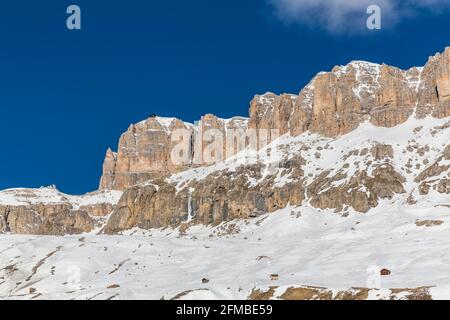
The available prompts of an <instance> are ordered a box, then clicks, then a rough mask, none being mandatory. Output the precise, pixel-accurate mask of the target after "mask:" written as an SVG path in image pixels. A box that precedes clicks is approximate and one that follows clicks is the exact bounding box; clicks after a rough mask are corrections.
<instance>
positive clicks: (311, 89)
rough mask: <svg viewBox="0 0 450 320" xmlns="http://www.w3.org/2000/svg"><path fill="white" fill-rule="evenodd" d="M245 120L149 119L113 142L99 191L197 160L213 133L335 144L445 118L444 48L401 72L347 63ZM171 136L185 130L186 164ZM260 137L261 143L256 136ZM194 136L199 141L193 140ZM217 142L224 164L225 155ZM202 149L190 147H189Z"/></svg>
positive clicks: (448, 95) (266, 98)
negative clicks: (363, 128)
mask: <svg viewBox="0 0 450 320" xmlns="http://www.w3.org/2000/svg"><path fill="white" fill-rule="evenodd" d="M249 113H250V115H249V119H248V121H247V119H245V118H234V119H231V120H224V119H219V118H217V117H216V116H214V115H206V116H204V117H202V119H201V120H200V121H199V123H198V124H196V125H192V124H188V123H184V122H182V121H180V120H178V119H174V118H159V117H153V118H150V119H148V120H146V121H143V122H141V123H138V124H137V125H132V126H130V128H129V129H128V131H127V132H126V133H124V134H123V135H122V137H121V138H120V141H119V148H118V150H119V151H118V152H117V153H114V152H112V151H111V150H108V152H107V154H106V157H105V161H104V168H103V176H102V179H101V183H100V189H117V190H124V189H126V188H128V187H130V186H133V185H136V184H138V183H141V182H144V181H147V180H150V179H155V178H161V177H165V176H169V175H170V174H173V173H176V172H180V171H182V170H185V169H187V168H190V167H193V166H195V165H196V164H197V165H199V164H200V165H205V164H209V163H208V162H207V161H204V160H205V159H203V158H204V155H203V152H204V149H205V147H206V146H207V145H208V144H209V143H210V142H211V140H212V139H211V137H206V136H205V132H207V131H208V130H209V129H215V130H218V131H219V132H221V133H223V134H224V136H225V137H226V136H227V135H226V133H227V131H228V130H230V129H236V128H239V129H242V130H245V131H248V130H256V131H257V140H258V141H257V142H256V145H257V146H258V147H259V148H261V147H264V146H265V145H266V144H267V143H270V142H272V141H274V140H276V138H278V137H279V136H282V135H284V134H286V133H289V134H291V135H292V136H298V135H300V134H302V133H304V132H306V131H309V132H312V133H318V134H321V135H323V136H326V137H337V136H340V135H343V134H346V133H349V132H351V131H353V130H354V129H356V128H357V127H358V126H359V125H360V124H361V123H362V122H364V121H366V120H368V121H370V122H371V123H372V124H374V125H375V126H379V127H387V128H390V127H394V126H396V125H399V124H401V123H404V122H405V121H406V120H407V119H408V118H409V117H410V116H412V115H413V113H415V116H416V117H417V118H424V117H426V116H429V115H432V116H433V117H436V118H445V117H448V116H450V48H447V49H446V50H445V52H444V53H442V54H437V55H436V56H434V57H431V58H430V59H429V61H428V62H427V64H426V65H425V67H423V68H412V69H409V70H406V71H403V70H400V69H398V68H395V67H391V66H387V65H377V64H373V63H368V62H363V61H354V62H351V63H350V64H348V65H346V66H338V67H335V68H334V69H333V70H332V71H331V72H322V73H319V74H318V75H317V76H316V77H315V78H314V79H313V80H311V82H310V83H309V84H308V85H307V86H306V87H305V88H304V89H303V90H302V91H301V92H300V93H299V94H298V95H292V94H283V95H280V96H278V95H275V94H272V93H267V94H264V95H262V96H256V97H255V98H254V99H253V100H252V102H251V103H250V111H249ZM177 129H187V130H190V135H189V136H188V137H187V138H186V139H189V140H191V145H192V149H191V150H190V151H189V152H190V154H189V155H188V158H189V161H187V162H186V163H184V165H176V164H173V163H172V161H171V151H172V150H173V146H174V144H175V143H176V142H178V141H179V140H180V139H179V137H174V136H173V133H174V131H176V130H177ZM263 130H267V132H264V136H263V134H262V133H261V132H262V131H263ZM199 132H200V134H199ZM226 140H227V139H226V138H224V141H225V142H224V143H223V153H222V156H223V158H224V159H226V158H227V157H229V156H230V155H234V154H235V152H233V153H227V152H226V151H227V146H226ZM199 144H200V145H202V147H200V148H194V146H195V145H199Z"/></svg>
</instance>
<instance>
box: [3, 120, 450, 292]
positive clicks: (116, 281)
mask: <svg viewBox="0 0 450 320" xmlns="http://www.w3.org/2000/svg"><path fill="white" fill-rule="evenodd" d="M449 120H450V118H446V119H433V118H426V119H421V120H419V119H416V118H414V117H411V118H410V119H409V120H408V121H407V122H405V123H403V124H401V125H399V126H396V127H394V128H380V127H375V126H373V125H371V124H370V123H368V122H367V123H363V124H361V125H360V127H359V128H358V129H356V130H354V131H353V132H351V133H349V134H347V135H344V136H342V137H339V138H335V139H332V138H324V137H321V136H318V135H315V134H310V133H304V134H302V135H300V136H298V137H289V136H283V137H281V138H280V139H279V140H278V141H276V142H275V143H274V144H272V145H270V146H268V147H267V148H265V149H263V150H261V151H260V152H245V151H243V152H242V153H240V154H238V155H236V156H234V157H233V158H230V159H227V160H226V161H224V162H222V163H218V164H215V165H212V166H209V167H204V168H197V169H192V170H187V171H185V172H181V173H178V174H175V175H173V176H172V177H171V178H170V179H169V181H170V182H175V183H177V185H178V188H179V189H181V188H184V187H187V184H188V183H189V182H190V181H192V180H200V179H202V178H204V177H206V176H207V175H209V174H211V173H215V172H221V171H230V172H233V171H235V170H236V168H238V166H239V165H242V164H243V163H244V164H245V163H256V162H260V163H263V164H265V165H266V167H267V168H266V169H267V170H266V171H265V174H274V173H275V174H277V177H278V180H277V181H276V183H277V186H280V185H283V184H284V183H287V182H289V177H288V176H282V175H281V174H280V172H282V170H283V169H281V168H275V169H273V168H272V169H271V170H269V169H270V167H271V166H270V164H274V163H275V164H276V163H277V161H279V160H280V159H290V158H292V157H294V156H296V155H298V154H301V155H302V157H303V158H304V159H305V160H306V161H307V164H306V165H305V166H303V167H302V169H303V170H304V171H305V174H304V176H305V177H308V179H309V180H308V181H306V182H305V183H310V182H312V181H313V179H314V176H315V175H316V174H317V173H318V172H323V171H324V170H330V175H334V174H336V173H337V172H342V170H345V172H346V173H347V176H349V177H351V176H352V174H353V173H355V172H358V171H362V170H366V171H367V172H368V173H369V174H370V173H371V170H372V168H373V166H372V165H373V164H372V165H369V164H368V162H367V161H372V162H374V161H375V160H374V159H373V158H370V157H371V155H370V152H369V153H368V154H367V155H366V156H361V155H352V156H351V157H350V158H347V159H346V160H344V157H345V156H346V155H348V154H349V153H350V152H351V151H352V150H356V149H358V150H362V149H363V148H369V149H370V148H371V147H372V146H373V145H374V144H375V143H384V144H390V145H392V146H393V149H394V158H393V159H391V160H389V164H390V165H392V166H393V167H394V168H395V170H396V171H397V172H399V173H401V174H402V175H403V176H404V177H405V178H406V183H405V184H404V188H405V190H406V193H405V194H401V195H396V196H395V197H394V198H392V199H390V200H387V199H385V200H380V203H379V205H378V207H376V208H374V209H372V210H370V211H369V212H368V213H365V214H360V213H357V212H354V211H352V210H351V209H350V210H349V212H348V216H343V215H339V214H336V213H335V212H333V211H332V210H319V209H314V208H312V207H311V206H310V204H309V203H307V202H305V203H304V204H303V205H302V206H301V207H287V208H285V209H283V210H280V211H277V212H275V213H271V214H265V215H263V216H260V217H258V218H254V219H249V220H241V221H234V222H229V223H226V224H222V225H220V226H218V227H207V226H196V227H191V228H190V229H188V230H187V232H185V233H180V232H179V230H173V229H164V230H150V231H144V230H138V229H134V230H130V231H128V232H126V233H124V234H123V235H117V236H106V235H97V234H95V233H91V234H85V235H80V236H65V237H50V236H24V235H8V234H7V235H0V299H32V298H33V299H81V300H82V299H161V298H164V299H171V298H173V297H175V296H177V295H179V294H181V293H184V294H183V295H182V297H181V298H183V299H190V298H191V299H246V298H247V297H248V296H249V294H250V293H251V291H252V290H253V289H254V288H260V289H267V288H269V287H270V286H277V287H279V288H278V289H277V292H280V293H282V292H283V290H285V289H287V288H288V287H290V286H294V287H296V286H298V287H299V286H318V287H325V288H330V289H332V290H334V291H338V290H347V289H349V288H352V287H369V288H370V287H371V285H373V283H374V282H373V278H374V273H373V270H381V269H382V268H387V269H389V270H391V272H392V273H391V275H390V276H386V277H381V278H380V279H378V280H379V281H380V283H379V288H378V289H380V290H381V291H379V292H383V289H386V290H387V289H395V288H418V287H431V289H430V293H431V294H432V296H433V298H435V299H450V277H449V275H448V271H449V270H450V238H449V232H450V197H449V196H448V195H447V194H440V193H438V192H436V191H435V190H430V193H429V194H428V195H427V196H421V195H420V194H419V192H418V190H417V189H416V188H417V183H414V178H415V177H416V176H417V175H418V173H420V172H421V171H423V170H424V169H426V168H427V167H428V166H431V165H433V163H435V162H436V161H437V160H438V159H439V157H440V156H441V154H442V151H443V150H444V147H445V146H446V145H448V144H449V138H450V127H449V126H445V124H447V123H448V122H449ZM302 146H308V147H309V149H308V150H306V149H304V148H302ZM426 146H428V149H429V151H427V152H426V153H424V154H423V155H421V154H420V153H419V152H417V150H418V149H419V148H422V147H426ZM316 153H319V154H320V157H319V158H317V157H316V155H315V154H316ZM366 160H367V161H366ZM425 160H428V162H425ZM344 161H345V163H349V164H350V165H349V166H348V167H346V168H344V167H343V166H342V164H343V163H344ZM407 163H409V164H410V166H409V167H406V164H407ZM424 163H428V164H426V165H425V164H424ZM444 164H448V161H445V160H444V161H441V165H444ZM418 165H420V167H418ZM273 170H275V171H273ZM277 170H278V171H277ZM310 174H311V176H310ZM445 175H447V176H448V171H447V172H446V173H444V174H443V175H441V178H442V177H444V176H445ZM254 180H255V181H253V180H252V181H250V183H251V184H253V185H257V184H258V183H260V181H257V180H256V179H254ZM336 183H337V184H341V183H345V179H343V180H342V181H337V182H336ZM14 190H15V191H11V190H6V191H3V192H0V204H2V203H3V204H4V203H9V204H11V205H13V204H16V205H17V204H18V203H19V204H22V203H29V202H30V201H36V200H33V199H34V198H33V197H32V198H29V197H28V196H23V195H22V191H23V193H26V192H25V191H24V190H26V189H14ZM21 190H22V191H21ZM33 194H35V195H36V199H39V201H44V202H58V201H61V197H69V199H76V200H73V201H74V202H76V201H78V202H76V203H81V202H82V201H81V199H80V198H78V197H75V198H70V196H67V195H63V194H61V193H59V192H57V191H56V190H54V189H49V188H44V189H37V190H34V191H33ZM107 194H108V193H106V194H105V195H103V196H102V197H101V198H103V197H104V198H108V197H110V196H111V197H112V198H113V197H114V196H113V195H114V194H110V195H108V196H107ZM410 195H413V196H414V198H415V199H416V200H417V203H416V204H414V205H412V204H408V202H407V198H408V197H409V196H410ZM99 197H100V196H99V195H94V196H93V199H94V200H91V199H90V198H89V197H86V198H83V199H84V200H85V201H94V202H95V201H99V200H98V198H99ZM423 221H435V222H439V223H438V224H436V225H433V226H429V227H426V226H418V222H423ZM419 225H420V224H419ZM226 230H235V231H236V232H231V233H230V232H226ZM271 274H278V275H279V280H275V281H272V280H271V279H270V275H271ZM203 278H207V279H209V282H208V283H202V279H203ZM108 287H109V288H108ZM30 288H33V289H34V290H35V291H33V290H32V291H33V293H30V292H31V291H30ZM369 297H370V298H374V299H375V298H377V296H376V295H372V294H371V295H370V296H369Z"/></svg>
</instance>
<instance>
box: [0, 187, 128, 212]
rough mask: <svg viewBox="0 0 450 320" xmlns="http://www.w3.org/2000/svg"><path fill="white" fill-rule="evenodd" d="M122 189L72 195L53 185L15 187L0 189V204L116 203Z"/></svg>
mask: <svg viewBox="0 0 450 320" xmlns="http://www.w3.org/2000/svg"><path fill="white" fill-rule="evenodd" d="M121 196H122V191H112V190H101V191H96V192H91V193H87V194H85V195H81V196H72V195H68V194H64V193H62V192H60V191H58V190H57V189H56V188H55V187H42V188H38V189H27V188H16V189H7V190H3V191H0V206H26V205H34V204H60V203H70V204H72V206H73V207H74V208H79V207H82V206H88V205H95V204H102V203H110V204H116V203H117V202H118V201H119V199H120V197H121Z"/></svg>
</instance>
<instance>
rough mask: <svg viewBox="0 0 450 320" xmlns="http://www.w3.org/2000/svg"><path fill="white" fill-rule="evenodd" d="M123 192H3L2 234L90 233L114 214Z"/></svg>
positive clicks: (0, 198) (0, 208)
mask: <svg viewBox="0 0 450 320" xmlns="http://www.w3.org/2000/svg"><path fill="white" fill-rule="evenodd" d="M121 194H122V193H121V192H117V191H115V192H114V191H100V192H94V193H91V194H86V195H84V196H69V195H65V194H63V193H60V192H59V191H58V190H56V189H55V188H53V187H49V188H40V189H10V190H5V191H2V192H0V232H12V233H17V234H44V235H65V234H80V233H84V232H91V231H92V230H94V229H95V228H97V227H100V226H101V225H102V222H104V221H105V219H106V217H107V216H108V215H109V214H111V213H112V211H113V209H114V207H115V204H116V203H117V202H118V200H119V198H120V196H121Z"/></svg>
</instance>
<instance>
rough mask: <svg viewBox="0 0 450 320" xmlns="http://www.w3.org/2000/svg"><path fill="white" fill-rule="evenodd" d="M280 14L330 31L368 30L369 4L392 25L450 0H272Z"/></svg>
mask: <svg viewBox="0 0 450 320" xmlns="http://www.w3.org/2000/svg"><path fill="white" fill-rule="evenodd" d="M269 2H271V3H272V5H273V6H274V8H275V10H276V13H277V16H278V17H279V18H281V19H282V20H284V21H286V22H288V23H299V24H303V25H306V26H309V27H311V28H316V27H319V28H323V29H325V30H327V31H328V32H331V33H343V32H361V31H364V30H366V29H365V26H366V20H367V18H368V15H367V13H366V10H367V8H368V7H369V6H370V5H378V6H379V7H380V8H381V14H382V26H383V27H391V26H393V25H395V23H397V22H398V21H400V20H401V19H402V18H404V17H408V16H409V17H410V16H414V15H415V14H418V13H419V12H420V10H431V11H433V12H439V11H442V10H445V9H448V8H449V6H450V0H269Z"/></svg>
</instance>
